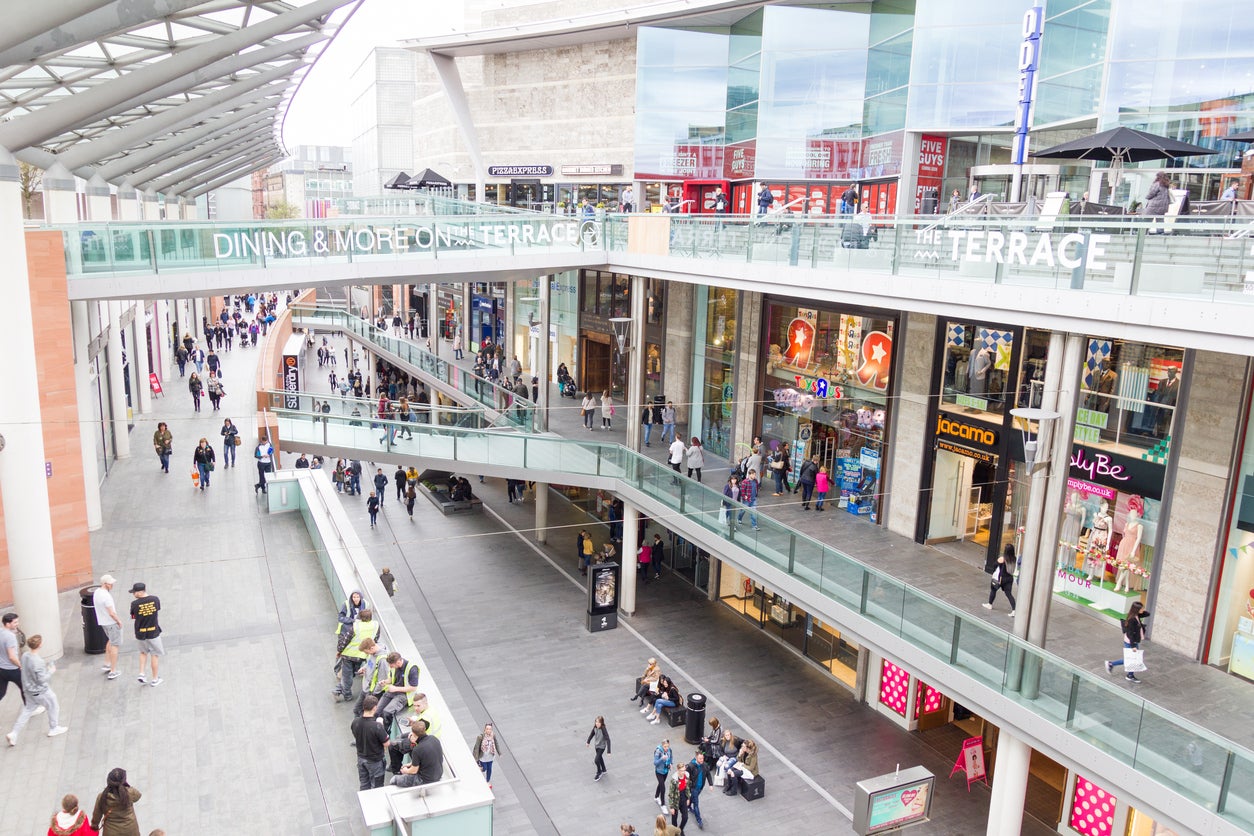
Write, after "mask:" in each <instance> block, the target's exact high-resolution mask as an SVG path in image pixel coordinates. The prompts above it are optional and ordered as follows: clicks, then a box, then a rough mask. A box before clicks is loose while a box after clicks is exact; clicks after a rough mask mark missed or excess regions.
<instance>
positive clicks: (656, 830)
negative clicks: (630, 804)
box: [653, 813, 683, 836]
mask: <svg viewBox="0 0 1254 836" xmlns="http://www.w3.org/2000/svg"><path fill="white" fill-rule="evenodd" d="M653 836H683V831H681V830H680V829H679V828H678V827H676V826H675V825H673V824H669V823H667V821H666V814H665V813H658V817H657V821H656V822H655V823H654V825H653Z"/></svg>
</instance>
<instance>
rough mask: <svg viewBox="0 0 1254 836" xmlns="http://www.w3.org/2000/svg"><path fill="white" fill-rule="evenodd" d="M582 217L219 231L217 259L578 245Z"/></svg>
mask: <svg viewBox="0 0 1254 836" xmlns="http://www.w3.org/2000/svg"><path fill="white" fill-rule="evenodd" d="M589 223H591V222H587V221H585V222H584V223H583V224H581V223H579V222H578V221H555V222H550V223H526V224H474V225H464V226H458V225H454V224H449V225H437V226H435V227H428V226H417V227H414V226H403V225H401V226H378V227H357V228H355V229H353V228H349V229H281V228H279V229H256V230H252V231H245V230H239V231H235V232H215V233H214V234H213V254H214V257H215V258H248V257H250V256H266V257H274V256H295V257H300V256H308V255H328V254H341V253H352V254H355V255H377V254H383V253H406V252H410V251H411V250H418V251H422V250H432V249H454V248H457V247H508V246H510V245H517V246H523V247H533V246H549V245H552V244H570V245H576V244H578V243H579V242H580V240H582V238H585V237H587V232H586V231H585V230H584V229H583V227H585V226H587V225H588V224H589Z"/></svg>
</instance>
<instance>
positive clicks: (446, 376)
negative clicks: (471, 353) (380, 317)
mask: <svg viewBox="0 0 1254 836" xmlns="http://www.w3.org/2000/svg"><path fill="white" fill-rule="evenodd" d="M291 310H292V324H293V325H294V326H296V327H314V328H322V329H325V330H331V331H346V332H348V333H351V334H353V335H354V336H356V337H358V338H359V339H361V340H362V341H364V342H368V343H371V344H373V345H375V346H377V347H378V348H380V349H381V350H383V351H387V352H389V353H390V354H392V355H393V356H395V357H397V358H399V359H400V360H401V361H402V362H404V363H406V364H408V365H410V366H413V367H415V368H417V369H420V370H421V371H423V372H425V373H426V374H429V375H431V376H432V377H434V378H435V379H436V380H439V381H440V382H442V383H447V384H448V385H450V386H452V387H453V388H455V389H457V390H458V391H459V392H461V393H462V394H464V395H467V396H469V397H471V398H472V399H474V400H475V401H476V402H477V403H479V404H481V405H482V406H484V407H487V408H489V409H492V410H495V411H497V412H499V413H500V415H501V419H502V420H503V421H506V422H509V423H510V424H513V425H515V426H520V427H531V426H533V423H534V419H535V417H536V415H537V410H536V405H535V402H534V401H532V400H531V399H530V398H524V397H520V396H519V395H517V394H516V393H515V392H513V391H511V390H509V389H506V388H505V387H504V386H499V385H497V384H496V383H493V382H492V381H490V380H487V379H485V378H482V377H478V376H476V375H475V374H474V373H473V372H471V371H468V370H466V369H463V368H461V367H460V366H456V365H454V364H453V363H450V362H449V361H447V360H444V359H441V358H440V357H437V356H436V355H435V354H432V353H431V352H430V351H427V350H426V349H424V348H421V347H419V346H417V345H415V344H414V343H412V342H409V341H408V340H403V339H401V338H400V337H394V336H392V335H391V334H389V333H388V332H387V331H384V330H381V329H379V328H376V327H375V326H374V325H373V324H372V323H370V322H367V321H366V320H364V319H362V318H361V317H358V316H354V315H352V314H351V313H348V312H347V311H343V310H338V309H335V308H326V307H317V306H311V305H300V304H296V305H293V306H292V309H291Z"/></svg>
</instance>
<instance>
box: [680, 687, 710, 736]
mask: <svg viewBox="0 0 1254 836" xmlns="http://www.w3.org/2000/svg"><path fill="white" fill-rule="evenodd" d="M704 732H705V694H697V693H692V694H689V695H688V724H687V725H686V726H684V742H685V743H687V744H689V745H691V746H696V745H697V744H698V743H700V742H701V737H702V735H703V734H704Z"/></svg>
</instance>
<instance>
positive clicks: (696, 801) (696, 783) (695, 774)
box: [688, 752, 706, 830]
mask: <svg viewBox="0 0 1254 836" xmlns="http://www.w3.org/2000/svg"><path fill="white" fill-rule="evenodd" d="M705 779H706V773H705V752H697V756H696V757H695V758H693V759H692V760H691V761H689V762H688V792H689V794H690V799H691V800H690V801H689V802H688V806H690V807H691V808H692V817H693V818H694V819H696V820H697V827H699V828H700V829H702V830H705V822H704V821H702V820H701V803H700V802H701V790H703V789H705Z"/></svg>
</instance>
